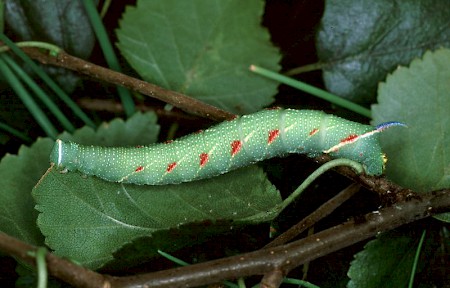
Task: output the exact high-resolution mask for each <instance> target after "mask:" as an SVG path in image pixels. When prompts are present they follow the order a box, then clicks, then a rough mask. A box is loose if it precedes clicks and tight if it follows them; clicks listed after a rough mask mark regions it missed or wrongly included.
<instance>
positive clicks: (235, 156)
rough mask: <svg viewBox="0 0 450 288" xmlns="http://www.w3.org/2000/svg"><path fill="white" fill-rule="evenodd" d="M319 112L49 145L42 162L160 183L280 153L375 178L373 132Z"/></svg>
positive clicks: (269, 114) (276, 113) (379, 167)
mask: <svg viewBox="0 0 450 288" xmlns="http://www.w3.org/2000/svg"><path fill="white" fill-rule="evenodd" d="M396 125H403V124H401V123H399V122H388V123H384V124H381V125H379V126H377V127H373V126H370V125H363V124H360V123H355V122H352V121H349V120H345V119H342V118H339V117H337V116H333V115H328V114H326V113H324V112H321V111H313V110H293V109H272V110H263V111H260V112H257V113H254V114H250V115H245V116H241V117H237V118H236V119H234V120H231V121H225V122H222V123H220V124H218V125H216V126H213V127H211V128H209V129H207V130H204V131H199V132H197V133H194V134H190V135H187V136H184V137H182V138H179V139H177V140H174V141H171V142H167V143H158V144H153V145H150V146H145V147H99V146H84V145H80V144H77V143H73V142H63V141H61V140H57V141H56V143H55V146H54V148H53V151H52V152H51V155H50V161H51V162H52V163H55V164H56V166H57V167H58V168H60V169H66V170H69V171H72V170H79V171H81V172H82V173H84V174H87V175H95V176H98V177H100V178H102V179H105V180H108V181H115V182H125V183H134V184H147V185H163V184H177V183H181V182H188V181H194V180H199V179H204V178H209V177H213V176H216V175H219V174H223V173H226V172H228V171H230V170H234V169H237V168H239V167H243V166H247V165H250V164H252V163H255V162H257V161H260V160H263V159H268V158H272V157H277V156H282V155H285V154H288V153H302V154H307V155H308V156H310V157H315V156H318V155H320V154H321V153H325V154H329V155H331V156H332V157H333V158H347V159H350V160H354V161H357V162H359V163H361V164H363V166H364V167H365V170H366V173H367V174H369V175H380V174H382V172H383V169H384V163H385V157H384V154H383V152H382V151H381V147H380V144H379V140H378V132H381V131H383V130H385V129H386V128H389V127H391V126H396Z"/></svg>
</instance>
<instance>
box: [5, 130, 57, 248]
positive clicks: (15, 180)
mask: <svg viewBox="0 0 450 288" xmlns="http://www.w3.org/2000/svg"><path fill="white" fill-rule="evenodd" d="M52 145H53V141H52V140H50V139H48V138H45V139H39V140H38V141H36V143H34V144H33V145H32V146H31V147H26V146H22V147H20V149H19V153H18V155H10V154H7V155H6V156H5V157H3V159H2V160H1V162H0V187H1V188H0V203H1V205H0V231H2V232H5V233H7V234H8V235H11V236H13V237H16V238H18V239H20V240H22V241H25V242H27V243H29V244H32V245H42V244H43V243H44V241H43V240H44V239H43V237H42V235H41V233H40V231H39V230H38V229H37V227H36V219H37V211H35V210H34V201H33V198H32V197H31V190H32V189H33V186H34V185H35V184H36V183H37V182H38V180H39V178H40V177H41V176H42V174H44V172H45V171H46V170H47V169H48V167H49V160H48V155H49V154H50V150H51V148H52Z"/></svg>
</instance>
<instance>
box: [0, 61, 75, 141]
mask: <svg viewBox="0 0 450 288" xmlns="http://www.w3.org/2000/svg"><path fill="white" fill-rule="evenodd" d="M3 60H5V61H6V63H7V64H8V65H9V67H10V68H11V69H12V70H13V71H14V73H16V75H17V76H19V77H20V78H21V79H22V81H23V82H25V84H27V85H28V87H30V89H31V90H32V91H33V92H34V93H35V94H36V96H37V97H38V98H39V99H40V100H41V101H42V103H44V104H45V105H46V106H47V108H48V109H49V110H50V112H52V113H53V115H55V117H56V118H57V119H58V120H59V122H60V123H61V125H63V127H64V129H65V130H66V131H69V132H72V131H74V130H75V126H73V125H72V123H71V122H70V121H69V119H67V117H66V116H64V114H63V113H62V112H61V110H60V109H59V108H58V106H57V105H56V104H55V103H54V102H53V101H52V99H51V98H50V97H48V96H47V94H45V92H44V91H43V90H42V89H41V87H39V86H38V85H37V84H36V82H34V80H33V79H32V78H31V77H30V76H28V74H27V73H25V71H23V69H22V68H21V67H20V66H19V65H17V64H16V62H14V61H13V60H12V59H11V58H10V57H9V56H8V55H4V57H3Z"/></svg>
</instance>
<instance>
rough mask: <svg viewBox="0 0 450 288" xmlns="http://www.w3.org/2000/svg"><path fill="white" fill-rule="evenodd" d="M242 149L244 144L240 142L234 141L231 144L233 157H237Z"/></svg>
mask: <svg viewBox="0 0 450 288" xmlns="http://www.w3.org/2000/svg"><path fill="white" fill-rule="evenodd" d="M241 148H242V142H241V141H240V140H234V141H233V142H231V156H234V155H236V154H237V153H238V152H239V151H240V150H241Z"/></svg>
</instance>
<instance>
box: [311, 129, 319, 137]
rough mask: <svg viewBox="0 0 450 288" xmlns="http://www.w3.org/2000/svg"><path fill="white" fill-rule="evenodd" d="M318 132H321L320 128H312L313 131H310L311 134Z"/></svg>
mask: <svg viewBox="0 0 450 288" xmlns="http://www.w3.org/2000/svg"><path fill="white" fill-rule="evenodd" d="M317 132H319V129H317V128H314V129H313V130H311V131H310V132H309V136H313V135H314V134H316V133H317Z"/></svg>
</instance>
